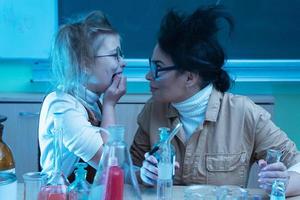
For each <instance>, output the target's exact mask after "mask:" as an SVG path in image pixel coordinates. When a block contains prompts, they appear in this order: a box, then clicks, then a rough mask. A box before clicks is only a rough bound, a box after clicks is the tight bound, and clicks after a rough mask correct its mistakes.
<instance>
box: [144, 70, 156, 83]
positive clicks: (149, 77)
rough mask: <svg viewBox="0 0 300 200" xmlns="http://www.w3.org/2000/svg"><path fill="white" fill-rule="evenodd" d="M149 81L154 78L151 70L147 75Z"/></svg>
mask: <svg viewBox="0 0 300 200" xmlns="http://www.w3.org/2000/svg"><path fill="white" fill-rule="evenodd" d="M145 78H146V79H147V80H148V81H151V80H154V79H153V75H152V73H151V71H150V70H149V71H148V72H147V74H146V76H145Z"/></svg>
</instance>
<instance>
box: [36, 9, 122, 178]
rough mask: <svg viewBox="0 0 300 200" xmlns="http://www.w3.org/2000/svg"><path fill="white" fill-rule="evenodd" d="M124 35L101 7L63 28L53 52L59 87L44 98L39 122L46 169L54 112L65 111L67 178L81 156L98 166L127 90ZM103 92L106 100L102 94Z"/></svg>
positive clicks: (64, 163)
mask: <svg viewBox="0 0 300 200" xmlns="http://www.w3.org/2000/svg"><path fill="white" fill-rule="evenodd" d="M124 66H125V63H124V60H123V54H122V51H121V45H120V36H119V34H118V33H117V32H116V31H115V30H114V29H113V27H112V26H111V24H110V23H109V21H108V20H107V18H106V17H105V16H104V14H103V13H102V12H100V11H94V12H92V13H90V14H89V15H87V16H86V17H85V18H83V19H80V20H79V21H77V22H74V23H69V24H66V25H63V26H62V27H60V29H59V31H58V33H57V36H56V39H55V43H54V48H53V52H52V68H53V73H54V78H55V79H56V81H57V90H56V91H55V92H52V93H50V94H49V95H47V97H46V98H45V100H44V102H43V105H42V109H41V115H40V121H39V145H40V149H41V157H40V158H41V160H40V164H41V166H42V169H43V172H45V173H47V174H50V173H51V171H52V170H53V135H52V134H51V129H52V128H53V113H54V112H63V113H64V119H63V120H64V123H63V125H64V127H63V129H64V133H63V149H62V155H63V159H62V170H63V172H64V174H65V175H66V176H69V175H70V174H71V173H72V172H73V170H74V165H75V163H77V162H78V161H79V159H82V160H83V161H85V162H88V164H89V165H91V166H92V167H93V168H97V166H98V162H99V160H100V157H101V153H102V147H103V144H105V142H106V141H107V136H106V135H105V134H103V133H101V134H100V131H99V126H100V127H103V128H107V127H108V126H109V125H111V124H115V105H116V103H117V102H118V100H119V99H120V98H121V96H123V95H124V94H125V92H126V77H124V76H123V75H122V72H123V68H124ZM101 95H103V99H102V101H103V102H100V97H101Z"/></svg>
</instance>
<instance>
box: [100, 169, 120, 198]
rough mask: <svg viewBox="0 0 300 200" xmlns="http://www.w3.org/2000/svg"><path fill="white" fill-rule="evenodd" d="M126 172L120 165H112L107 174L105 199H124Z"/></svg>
mask: <svg viewBox="0 0 300 200" xmlns="http://www.w3.org/2000/svg"><path fill="white" fill-rule="evenodd" d="M123 192H124V172H123V169H122V168H121V167H119V166H111V167H110V168H109V171H108V174H107V182H106V192H105V198H104V199H105V200H123Z"/></svg>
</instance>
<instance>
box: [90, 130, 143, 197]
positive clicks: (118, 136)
mask: <svg viewBox="0 0 300 200" xmlns="http://www.w3.org/2000/svg"><path fill="white" fill-rule="evenodd" d="M108 131H109V133H110V135H109V139H108V142H107V144H106V145H105V146H104V148H103V154H102V156H101V160H100V163H99V166H98V170H97V174H96V176H95V179H94V182H93V185H92V190H91V193H90V198H89V199H90V200H100V199H102V200H123V199H124V200H126V199H130V200H140V199H142V198H141V193H140V189H139V186H138V183H137V179H136V176H135V172H134V170H133V166H132V161H131V157H130V154H129V151H128V148H127V145H126V143H125V142H124V131H125V129H124V126H120V125H115V126H110V127H109V128H108Z"/></svg>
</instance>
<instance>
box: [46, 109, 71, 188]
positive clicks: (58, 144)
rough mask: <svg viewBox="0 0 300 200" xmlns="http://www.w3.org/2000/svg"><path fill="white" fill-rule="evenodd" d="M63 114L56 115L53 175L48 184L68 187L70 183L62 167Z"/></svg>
mask: <svg viewBox="0 0 300 200" xmlns="http://www.w3.org/2000/svg"><path fill="white" fill-rule="evenodd" d="M62 117H63V113H54V129H53V132H52V133H53V138H54V140H53V147H54V155H53V164H54V169H53V173H52V174H51V175H50V178H49V182H48V184H50V185H68V184H69V182H68V181H67V179H66V178H65V177H64V175H63V172H62V169H61V166H62V145H63V138H62V137H63V128H62V119H63V118H62Z"/></svg>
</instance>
